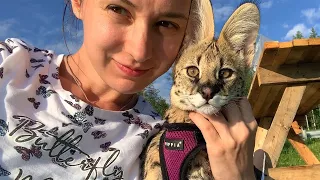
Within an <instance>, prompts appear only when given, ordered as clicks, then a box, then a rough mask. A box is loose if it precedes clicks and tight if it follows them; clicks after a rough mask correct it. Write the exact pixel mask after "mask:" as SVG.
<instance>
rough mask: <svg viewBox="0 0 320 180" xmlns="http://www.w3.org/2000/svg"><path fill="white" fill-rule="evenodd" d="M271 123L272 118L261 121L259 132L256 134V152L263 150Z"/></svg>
mask: <svg viewBox="0 0 320 180" xmlns="http://www.w3.org/2000/svg"><path fill="white" fill-rule="evenodd" d="M271 122H272V118H271V117H268V118H261V119H260V122H259V125H258V128H257V132H256V138H255V146H254V152H255V151H257V150H258V149H262V146H263V143H264V141H265V139H266V137H267V134H268V130H269V128H270V125H271Z"/></svg>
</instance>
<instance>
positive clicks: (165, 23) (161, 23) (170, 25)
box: [157, 21, 178, 29]
mask: <svg viewBox="0 0 320 180" xmlns="http://www.w3.org/2000/svg"><path fill="white" fill-rule="evenodd" d="M157 25H158V26H162V27H165V28H170V29H171V28H176V29H177V28H178V26H177V25H176V24H174V23H172V22H169V21H159V22H158V23H157Z"/></svg>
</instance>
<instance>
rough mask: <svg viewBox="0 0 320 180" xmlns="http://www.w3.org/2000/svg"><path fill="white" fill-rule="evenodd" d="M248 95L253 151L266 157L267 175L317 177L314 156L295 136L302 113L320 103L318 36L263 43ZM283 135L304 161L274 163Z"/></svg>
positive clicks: (305, 179) (318, 166)
mask: <svg viewBox="0 0 320 180" xmlns="http://www.w3.org/2000/svg"><path fill="white" fill-rule="evenodd" d="M248 99H249V101H250V103H251V105H252V108H253V112H254V115H255V117H256V119H257V120H258V122H259V127H258V130H257V134H256V146H255V151H256V150H259V149H260V151H261V150H263V151H264V152H265V154H266V157H267V158H266V172H265V173H266V174H268V177H266V179H281V180H282V179H295V180H296V179H297V180H298V179H301V180H302V179H303V180H308V179H312V180H315V179H319V180H320V163H319V160H318V159H317V158H316V156H315V155H314V154H313V153H312V152H311V151H310V149H309V148H308V147H307V146H306V145H305V144H304V142H303V140H302V139H301V138H300V136H299V135H298V134H299V133H301V129H300V126H302V125H303V123H304V116H305V115H306V114H307V113H308V112H309V111H311V110H312V109H313V108H315V107H316V106H317V105H318V104H320V38H319V39H297V40H293V41H290V42H277V41H274V42H266V43H265V44H264V49H263V52H262V53H261V56H260V60H259V63H258V66H257V69H256V73H255V75H254V79H253V82H252V84H251V88H250V92H249V95H248ZM287 138H288V140H289V141H290V143H291V144H292V145H293V147H294V148H295V149H296V150H297V152H298V153H299V155H300V156H301V158H302V159H303V160H304V161H305V163H306V166H296V167H284V168H276V166H277V162H278V159H279V157H280V154H281V151H282V148H283V145H284V143H285V141H286V139H287ZM256 152H257V151H256ZM260 169H261V167H260Z"/></svg>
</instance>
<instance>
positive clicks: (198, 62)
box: [197, 56, 202, 66]
mask: <svg viewBox="0 0 320 180" xmlns="http://www.w3.org/2000/svg"><path fill="white" fill-rule="evenodd" d="M201 57H202V56H199V57H198V58H197V65H198V66H199V64H200V60H201Z"/></svg>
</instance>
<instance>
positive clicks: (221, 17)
mask: <svg viewBox="0 0 320 180" xmlns="http://www.w3.org/2000/svg"><path fill="white" fill-rule="evenodd" d="M233 10H234V8H233V7H231V6H222V7H220V8H216V9H214V20H215V21H216V22H220V21H225V20H227V19H228V18H229V16H230V15H231V13H232V12H233Z"/></svg>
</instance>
